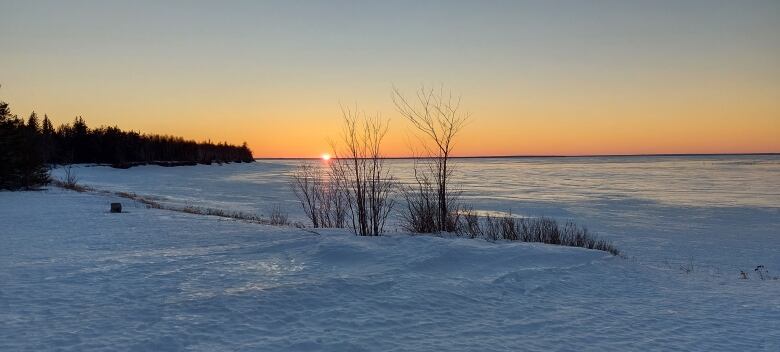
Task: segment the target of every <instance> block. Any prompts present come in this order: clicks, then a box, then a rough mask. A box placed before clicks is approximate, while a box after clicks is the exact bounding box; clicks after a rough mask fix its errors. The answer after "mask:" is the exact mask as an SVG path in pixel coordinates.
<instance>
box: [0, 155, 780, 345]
mask: <svg viewBox="0 0 780 352" xmlns="http://www.w3.org/2000/svg"><path fill="white" fill-rule="evenodd" d="M506 162H507V161H497V162H496V163H493V162H490V161H487V162H485V163H484V164H466V165H462V166H463V171H464V180H465V182H464V193H465V197H466V198H467V199H468V200H469V201H471V202H473V203H474V204H477V206H478V207H479V209H481V210H506V208H507V207H509V208H510V210H512V211H513V212H515V213H521V214H528V215H551V216H556V217H561V218H573V219H575V220H578V221H580V222H584V223H585V224H587V225H589V226H590V227H591V228H592V229H594V230H596V231H598V232H599V233H601V234H602V235H603V236H605V237H609V238H610V239H613V240H614V241H615V242H616V244H618V246H619V247H620V248H621V249H623V250H624V251H625V252H627V254H628V256H629V257H628V258H627V259H624V258H617V257H612V256H610V255H608V254H606V253H603V252H598V251H589V250H584V249H580V248H568V247H557V246H549V245H542V244H526V243H505V242H500V243H489V242H485V241H480V240H469V239H458V238H436V237H429V236H417V237H414V236H409V235H405V234H402V233H392V234H391V235H390V236H384V237H379V238H361V237H355V236H352V235H350V234H348V233H346V232H341V231H337V230H330V231H318V232H317V233H314V232H310V231H306V230H299V229H292V228H278V227H270V226H263V225H257V224H251V223H244V222H240V221H233V220H225V219H220V218H216V217H209V216H199V215H192V214H184V213H178V212H173V211H167V210H159V209H147V208H146V207H144V206H143V205H141V204H138V203H135V202H132V201H130V200H128V199H124V198H115V197H113V196H107V195H100V194H89V193H76V192H71V191H65V190H61V189H57V188H51V189H49V190H46V191H39V192H0V350H2V351H5V350H8V351H40V350H75V351H82V350H136V351H159V350H190V351H218V350H246V351H319V350H326V351H429V350H448V351H449V350H455V351H457V350H461V351H517V350H565V351H573V350H577V351H583V350H584V351H604V350H615V351H624V350H684V351H690V350H694V351H715V350H717V351H734V350H737V351H778V350H780V280H770V281H761V280H757V276H756V275H755V273H753V272H752V266H750V265H758V264H764V265H766V266H767V268H768V269H769V270H770V274H773V275H778V274H780V273H778V272H777V271H780V270H778V269H780V254H778V250H777V248H778V246H777V245H778V243H779V242H780V236H777V235H778V227H777V226H775V225H777V224H778V223H779V222H780V219H778V216H777V215H778V214H780V213H779V212H778V208H777V205H776V204H777V203H773V201H774V200H776V199H777V195H778V193H777V192H778V191H777V190H776V189H775V188H773V187H772V186H771V185H765V183H766V182H767V180H771V179H772V176H773V175H777V170H780V168H778V165H780V163H778V162H777V160H775V159H770V162H769V163H768V164H762V163H761V162H759V163H758V166H755V165H756V164H755V163H747V164H745V165H754V166H751V167H753V168H755V167H757V168H758V171H756V172H753V173H750V172H745V170H746V169H745V168H744V167H745V166H744V165H743V163H742V162H741V161H740V163H737V164H733V162H732V161H731V160H727V164H720V165H715V166H712V165H710V166H707V165H704V164H703V162H701V161H699V160H695V161H693V162H694V163H697V165H698V163H702V165H703V166H701V169H702V170H704V171H701V173H702V175H697V174H695V172H694V171H691V169H690V168H689V167H688V166H687V165H688V164H685V165H683V166H680V165H677V164H676V163H677V161H672V162H671V164H669V163H667V162H666V161H664V162H663V163H662V164H661V165H653V167H642V165H639V166H637V163H635V162H626V163H622V162H620V163H614V165H596V166H592V165H591V166H589V165H580V164H577V162H576V161H575V162H572V163H571V165H568V164H566V165H564V166H561V165H552V166H551V165H548V164H544V163H541V164H538V165H537V164H534V162H529V163H527V164H524V167H523V168H519V167H518V168H516V170H517V171H516V172H515V171H514V170H515V169H514V168H515V167H516V165H509V166H507V165H500V163H506ZM685 162H686V163H688V162H690V161H685ZM640 164H641V163H640ZM290 165H291V164H289V163H287V162H267V163H256V164H251V165H247V164H241V165H226V166H196V167H178V168H162V167H139V168H133V169H129V170H116V169H110V168H106V167H79V168H78V170H77V172H78V175H79V177H80V179H81V182H82V183H83V184H87V185H90V186H93V187H96V188H100V189H106V190H112V191H131V192H136V193H139V194H143V195H146V196H154V197H157V199H158V200H159V201H161V202H163V203H169V204H174V205H201V206H209V207H220V208H225V209H232V210H243V211H252V212H257V213H262V212H263V211H264V209H269V208H270V207H271V206H273V205H276V204H281V205H282V206H284V207H287V208H288V209H289V210H290V211H291V213H292V215H293V216H296V213H295V212H296V206H295V203H294V201H293V200H292V199H291V198H290V194H289V190H288V189H287V188H286V179H285V177H284V175H285V173H286V172H287V170H289V167H290ZM507 167H509V168H507ZM502 168H503V169H502ZM686 168H687V169H686ZM708 168H709V169H708ZM499 169H501V170H503V171H500V170H499ZM712 169H717V170H720V171H718V172H713V171H712ZM496 170H498V171H496ZM507 170H509V171H507ZM643 170H655V171H653V172H652V174H651V175H649V176H645V177H644V178H643V179H641V180H635V181H631V180H632V179H635V178H637V177H640V176H638V175H641V174H642V173H648V172H647V171H643ZM680 170H683V171H680ZM684 170H688V171H684ZM724 170H725V171H724ZM748 170H752V169H750V168H749V169H748ZM510 171H511V172H510ZM59 172H61V170H60V171H55V175H56V174H58V173H59ZM685 172H687V174H685ZM691 172H693V173H694V174H691ZM470 173H472V175H471V176H469V175H470ZM678 174H680V175H678ZM605 175H607V176H605ZM735 175H741V176H738V177H739V179H737V180H735V181H731V178H733V177H735ZM479 177H481V179H477V178H479ZM599 179H601V180H605V179H606V180H608V181H609V182H606V181H605V182H604V183H603V184H601V183H599V181H598V180H599ZM684 179H693V181H690V183H685V182H688V181H685V180H684ZM477 181H479V182H477ZM631 182H634V183H631ZM681 182H682V183H681ZM540 184H547V185H549V188H548V189H549V190H548V191H544V190H543V189H542V188H539V187H540ZM507 185H514V186H512V187H515V188H514V190H515V191H516V192H506V189H502V187H507ZM697 187H698V188H697ZM526 192H531V194H528V193H526ZM686 192H687V194H686ZM731 198H734V199H733V200H731ZM112 201H121V202H122V203H123V204H124V206H125V211H126V212H125V213H122V214H111V213H109V212H108V208H109V203H110V202H112ZM681 266H685V267H689V266H690V267H691V269H692V270H690V272H686V271H685V270H681V268H680V267H681ZM737 269H741V270H746V271H748V272H749V273H750V274H751V280H740V279H739V278H738V270H737Z"/></svg>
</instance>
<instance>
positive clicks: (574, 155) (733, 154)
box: [254, 152, 780, 160]
mask: <svg viewBox="0 0 780 352" xmlns="http://www.w3.org/2000/svg"><path fill="white" fill-rule="evenodd" d="M751 155H752V156H772V155H780V152H757V153H649V154H555V155H539V154H529V155H522V154H518V155H469V156H451V157H450V159H502V158H503V159H510V158H610V157H613V158H619V157H664V156H751ZM416 158H417V157H414V156H388V157H382V158H381V159H387V160H408V159H416ZM422 158H430V157H422ZM254 159H255V160H320V159H321V157H257V156H255V157H254ZM334 159H335V157H334Z"/></svg>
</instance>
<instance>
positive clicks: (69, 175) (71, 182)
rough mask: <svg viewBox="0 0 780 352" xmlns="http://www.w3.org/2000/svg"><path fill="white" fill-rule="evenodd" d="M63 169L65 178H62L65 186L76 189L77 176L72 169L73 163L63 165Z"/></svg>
mask: <svg viewBox="0 0 780 352" xmlns="http://www.w3.org/2000/svg"><path fill="white" fill-rule="evenodd" d="M63 171H64V172H65V179H64V180H63V182H64V183H65V188H69V189H76V186H77V183H78V177H77V176H76V172H75V171H73V165H70V164H68V165H64V166H63Z"/></svg>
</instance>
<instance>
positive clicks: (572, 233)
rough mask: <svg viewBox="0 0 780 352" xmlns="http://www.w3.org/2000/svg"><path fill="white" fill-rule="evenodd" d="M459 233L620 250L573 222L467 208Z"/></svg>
mask: <svg viewBox="0 0 780 352" xmlns="http://www.w3.org/2000/svg"><path fill="white" fill-rule="evenodd" d="M460 219H461V220H460V222H459V226H458V232H457V233H458V234H459V235H461V236H466V237H470V238H483V239H486V240H488V241H498V240H506V241H522V242H541V243H547V244H554V245H560V246H569V247H582V248H588V249H595V250H600V251H605V252H608V253H610V254H612V255H620V251H619V250H618V249H617V248H616V247H615V246H614V245H613V244H612V243H611V242H609V241H606V240H601V239H598V237H597V236H595V235H594V234H592V233H590V232H589V231H588V229H587V228H585V227H583V226H579V225H577V224H575V223H573V222H566V223H565V224H563V225H560V224H559V223H558V222H557V221H555V220H554V219H550V218H545V217H541V218H517V217H513V216H512V215H511V214H509V215H505V216H490V215H487V216H479V215H478V214H477V213H476V212H474V211H466V212H464V214H462V216H461V217H460Z"/></svg>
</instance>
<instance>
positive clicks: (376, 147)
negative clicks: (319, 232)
mask: <svg viewBox="0 0 780 352" xmlns="http://www.w3.org/2000/svg"><path fill="white" fill-rule="evenodd" d="M341 112H342V116H343V118H344V125H343V135H342V142H343V143H344V149H343V150H340V149H339V147H338V146H337V145H336V144H335V143H334V144H333V153H334V155H335V158H334V159H331V162H332V164H331V165H332V171H333V174H334V175H335V177H334V179H335V180H337V181H336V182H337V183H338V184H339V185H340V186H341V187H340V189H341V190H342V191H343V193H342V194H344V195H345V196H346V204H347V208H348V209H349V215H350V220H351V222H352V229H353V231H354V232H355V234H356V235H360V236H379V235H381V234H382V233H384V231H385V223H386V221H387V218H388V216H389V215H390V211H391V210H392V209H393V206H394V205H395V202H394V200H393V199H392V198H391V195H392V193H393V192H394V190H395V180H394V178H393V177H392V176H391V175H390V172H389V169H388V168H387V167H386V165H385V160H384V158H383V157H382V153H381V149H380V148H381V145H382V140H383V139H384V137H385V135H386V134H387V129H388V124H387V122H385V121H383V120H382V119H381V117H380V116H379V115H374V116H367V115H366V114H365V113H361V112H358V111H353V110H351V109H349V108H344V107H343V106H342V109H341Z"/></svg>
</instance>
